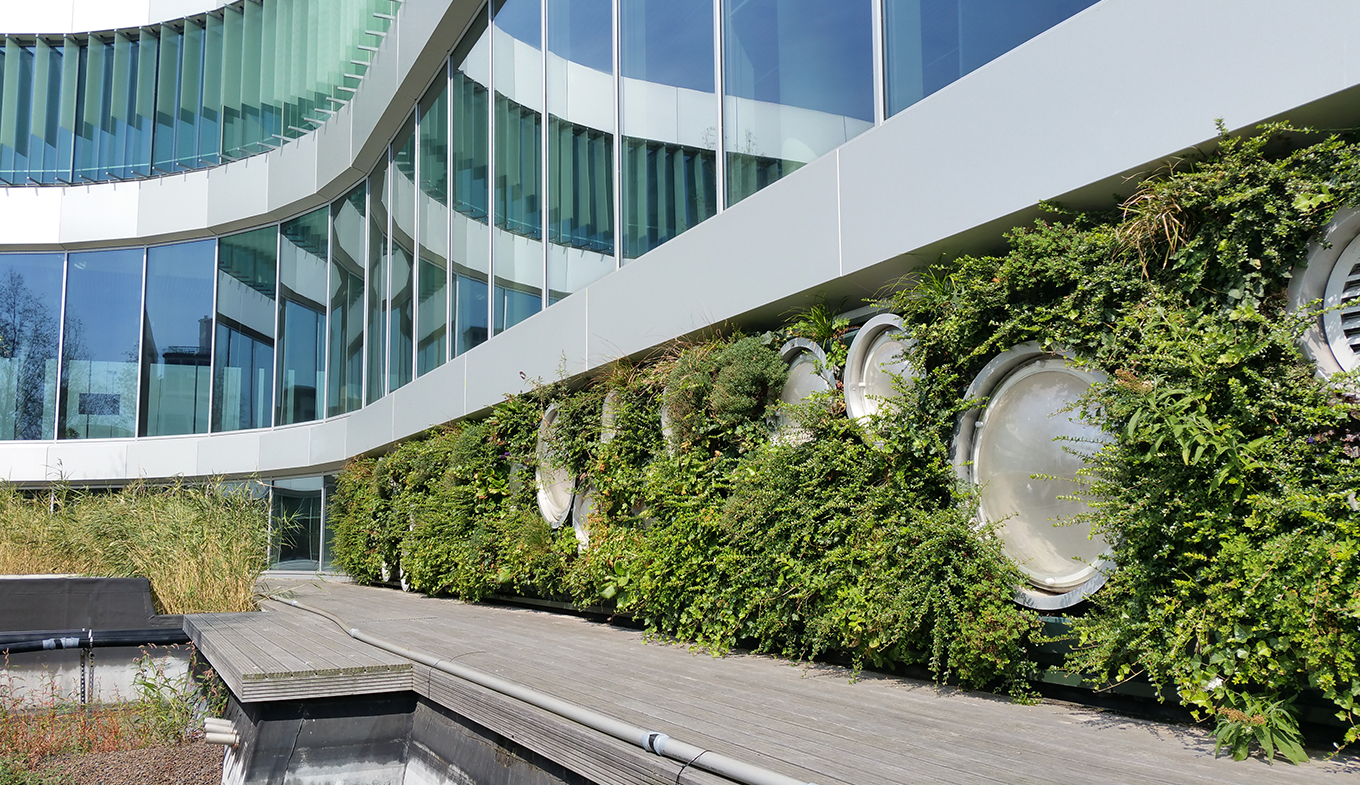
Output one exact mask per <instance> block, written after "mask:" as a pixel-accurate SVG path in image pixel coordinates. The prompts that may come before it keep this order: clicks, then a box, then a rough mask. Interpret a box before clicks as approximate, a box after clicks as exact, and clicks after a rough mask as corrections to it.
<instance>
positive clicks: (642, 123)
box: [619, 0, 718, 259]
mask: <svg viewBox="0 0 1360 785" xmlns="http://www.w3.org/2000/svg"><path fill="white" fill-rule="evenodd" d="M619 26H620V33H619V35H620V59H619V67H620V69H621V70H622V80H621V81H620V86H619V90H620V101H621V111H622V115H623V116H622V128H623V155H622V158H623V175H622V178H623V179H622V188H623V195H622V196H623V218H622V224H623V258H624V259H633V258H637V257H639V256H641V255H643V254H644V253H647V252H648V251H650V250H652V249H653V248H655V247H657V246H658V245H661V244H662V243H664V242H666V241H667V240H669V239H671V238H672V237H675V236H676V235H678V234H680V233H681V232H683V231H685V230H686V229H689V228H690V227H692V226H694V225H695V224H697V223H699V222H700V221H703V220H705V219H707V218H709V217H711V216H712V215H714V213H716V212H717V209H718V172H717V152H716V148H717V146H718V99H717V95H716V93H717V88H716V86H715V84H716V83H715V80H714V76H713V73H714V72H713V3H712V2H711V1H710V0H625V1H624V2H623V3H622V4H621V5H620V9H619Z"/></svg>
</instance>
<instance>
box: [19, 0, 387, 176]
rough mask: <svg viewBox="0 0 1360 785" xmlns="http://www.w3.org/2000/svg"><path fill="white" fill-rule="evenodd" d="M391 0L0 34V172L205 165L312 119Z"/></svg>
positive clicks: (367, 47) (324, 2)
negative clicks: (94, 29) (66, 31)
mask: <svg viewBox="0 0 1360 785" xmlns="http://www.w3.org/2000/svg"><path fill="white" fill-rule="evenodd" d="M399 7H400V2H399V0H238V2H234V3H231V4H230V5H226V6H223V7H222V8H221V9H219V10H217V11H215V12H210V13H205V14H199V15H196V16H191V17H187V18H184V19H179V20H174V21H170V22H165V23H162V24H158V25H152V26H149V27H141V28H131V29H124V30H114V31H111V32H103V33H90V34H81V35H74V36H71V35H68V36H62V37H58V36H41V37H39V36H4V38H3V44H2V46H0V72H2V75H0V181H3V182H4V183H6V184H8V185H29V184H35V185H50V184H54V183H82V182H91V181H96V182H97V181H112V180H126V179H130V178H138V177H147V176H150V175H153V174H166V173H170V172H176V171H181V170H184V169H198V168H202V167H207V166H214V165H217V164H219V163H222V162H224V161H228V160H232V159H236V158H242V157H245V156H248V155H254V154H256V153H261V152H264V151H266V150H268V149H271V148H273V147H277V146H278V145H279V143H280V142H282V141H284V140H287V139H293V138H296V137H298V136H300V135H302V134H304V133H307V132H308V131H310V130H312V129H314V128H316V127H317V126H319V125H320V124H321V123H322V122H324V121H325V120H326V119H327V118H328V117H329V116H330V115H332V114H334V113H335V110H336V109H338V108H339V106H340V105H343V104H344V103H345V102H347V101H348V100H349V98H350V96H352V95H353V94H354V92H355V89H356V88H357V86H358V82H359V80H360V79H361V78H362V77H363V75H364V73H365V72H366V71H367V68H368V66H367V63H368V58H369V54H370V52H371V50H372V49H373V48H375V46H376V45H377V44H378V43H380V42H381V40H382V37H383V35H384V34H386V32H387V29H388V26H389V25H390V24H391V18H392V17H393V16H394V15H395V14H396V12H397V9H398V8H399Z"/></svg>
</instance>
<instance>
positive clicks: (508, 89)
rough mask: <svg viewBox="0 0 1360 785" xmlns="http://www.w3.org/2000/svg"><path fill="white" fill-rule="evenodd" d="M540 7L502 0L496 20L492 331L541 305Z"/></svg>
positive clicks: (529, 0)
mask: <svg viewBox="0 0 1360 785" xmlns="http://www.w3.org/2000/svg"><path fill="white" fill-rule="evenodd" d="M542 11H543V9H542V7H541V6H540V4H539V2H538V0H504V2H502V3H500V4H499V8H498V9H497V10H496V12H495V16H494V17H493V19H492V23H491V31H492V35H491V50H492V59H493V61H494V64H493V67H492V85H493V87H494V89H495V95H496V101H495V116H494V117H492V119H491V128H492V131H493V133H494V136H495V160H494V161H493V162H492V165H493V167H494V172H495V174H494V180H495V200H494V202H493V204H492V213H493V215H494V216H495V230H494V238H493V240H492V242H493V244H494V247H493V249H492V258H493V260H494V261H493V267H492V272H493V274H494V287H493V290H492V314H493V317H492V318H493V325H494V332H495V333H500V332H501V331H503V330H505V329H507V328H509V327H513V326H514V325H516V324H519V323H520V322H522V321H524V320H525V319H527V318H529V317H530V316H533V315H534V314H536V313H538V312H539V311H540V310H542V308H543V265H544V260H543V204H542V197H541V195H540V194H541V191H542V184H543V24H542V16H541V15H542Z"/></svg>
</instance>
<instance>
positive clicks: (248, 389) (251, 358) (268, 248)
mask: <svg viewBox="0 0 1360 785" xmlns="http://www.w3.org/2000/svg"><path fill="white" fill-rule="evenodd" d="M278 259H279V229H278V227H277V226H266V227H264V228H263V229H256V230H254V231H250V232H245V233H243V234H237V235H232V236H231V237H223V238H222V239H221V240H219V241H218V244H217V329H216V331H215V333H214V338H213V341H214V343H213V393H212V394H213V399H212V401H213V403H212V430H213V431H237V430H241V429H242V428H267V427H269V425H270V415H271V413H272V412H273V400H274V396H273V393H274V322H275V314H274V311H275V308H274V300H275V294H276V290H277V283H278V281H277V274H278Z"/></svg>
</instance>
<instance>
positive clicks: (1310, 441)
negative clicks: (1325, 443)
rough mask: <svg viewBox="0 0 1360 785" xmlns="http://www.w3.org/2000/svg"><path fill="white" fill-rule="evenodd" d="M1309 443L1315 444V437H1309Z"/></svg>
mask: <svg viewBox="0 0 1360 785" xmlns="http://www.w3.org/2000/svg"><path fill="white" fill-rule="evenodd" d="M1308 443H1309V444H1313V443H1314V442H1313V437H1311V436H1309V437H1308Z"/></svg>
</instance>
